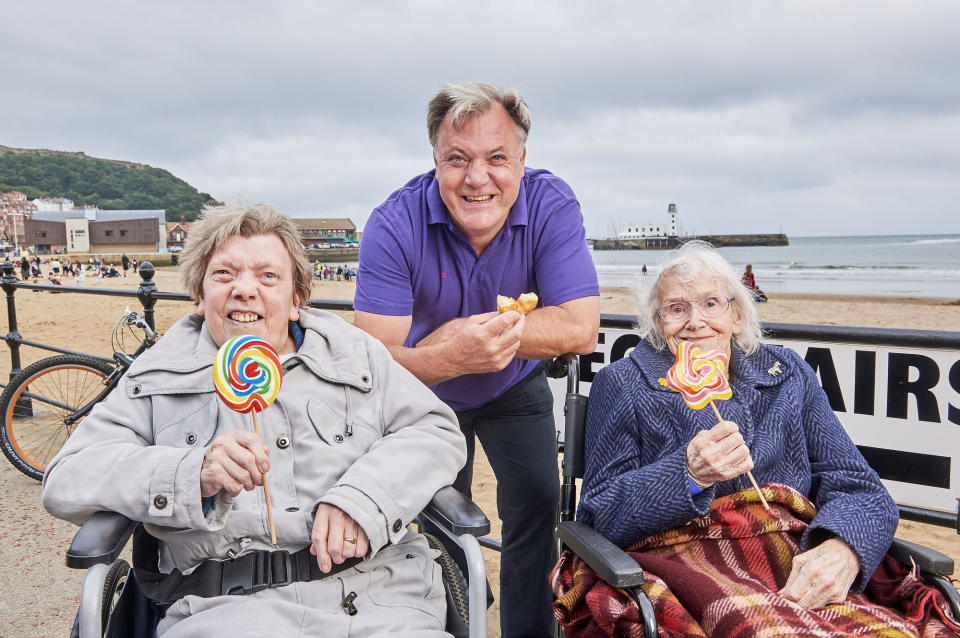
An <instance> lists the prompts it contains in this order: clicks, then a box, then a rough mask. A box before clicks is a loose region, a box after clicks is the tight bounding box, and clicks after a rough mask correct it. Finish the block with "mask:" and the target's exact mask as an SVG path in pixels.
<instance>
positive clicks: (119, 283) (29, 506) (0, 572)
mask: <svg viewBox="0 0 960 638" xmlns="http://www.w3.org/2000/svg"><path fill="white" fill-rule="evenodd" d="M155 280H156V282H157V287H158V289H159V290H161V291H180V290H181V286H180V282H179V278H178V275H177V273H176V271H175V270H174V269H160V270H159V271H158V272H157V274H156V277H155ZM138 284H139V278H138V277H134V276H133V275H132V274H131V276H129V277H127V278H126V279H112V280H103V281H100V282H98V283H96V284H92V283H91V280H90V279H88V280H87V288H95V287H100V288H124V289H131V290H135V289H136V288H137V286H138ZM353 291H354V284H353V282H315V283H314V288H313V297H314V298H315V299H352V297H353ZM15 299H16V307H17V318H18V323H19V326H18V327H19V332H20V333H21V335H22V336H23V338H25V339H28V340H31V341H37V342H41V343H47V344H52V345H56V346H60V347H65V348H71V349H74V350H79V351H83V352H88V353H94V354H98V355H102V356H110V355H111V353H112V351H113V350H112V346H111V339H110V337H111V333H112V327H113V325H114V323H115V321H116V320H117V318H119V317H120V315H121V313H122V312H123V311H124V309H125V308H127V307H129V308H131V309H135V310H139V309H141V306H140V304H139V302H138V301H137V300H136V299H135V298H122V297H104V296H93V295H81V294H72V293H69V292H67V291H63V292H59V293H57V294H51V293H49V292H46V291H42V292H38V291H26V290H20V291H18V292H17V293H16V296H15ZM633 308H634V300H633V295H632V293H631V291H630V290H627V289H622V288H605V289H603V290H602V291H601V310H602V312H604V313H612V314H630V313H632V312H633ZM758 309H759V311H760V317H761V320H763V321H769V322H788V323H810V324H832V325H846V326H876V327H889V328H910V329H920V330H950V331H960V300H957V299H948V300H944V299H923V298H882V297H852V296H843V297H824V296H813V295H779V296H775V297H773V298H771V299H770V301H769V302H768V303H766V304H760V305H759V306H758ZM190 311H192V304H189V303H184V302H169V301H161V302H159V303H158V304H157V307H156V324H157V327H158V329H160V331H161V332H162V331H163V330H164V329H166V328H167V327H169V326H170V325H171V324H172V323H173V322H174V321H176V320H177V319H178V318H180V317H181V316H183V315H184V314H186V313H188V312H190ZM342 314H343V315H344V318H345V319H347V320H352V316H351V315H352V313H342ZM127 345H128V347H127V349H128V351H132V350H133V349H134V348H135V347H136V344H135V343H133V342H128V344H127ZM0 350H2V352H0V375H2V376H3V378H4V379H6V378H7V377H8V374H9V369H10V356H9V351H8V348H7V346H6V345H5V344H4V345H3V346H0ZM50 354H52V353H49V352H46V351H42V350H38V349H35V348H28V347H23V348H22V349H21V357H22V362H23V365H24V366H25V365H27V364H28V363H30V362H32V361H34V360H37V359H40V358H43V357H45V356H49V355H50ZM478 451H479V446H478ZM475 480H476V485H475V487H474V493H475V496H476V498H477V501H478V504H479V505H480V506H481V508H483V510H484V511H485V512H486V513H487V516H488V517H489V518H490V519H491V521H492V522H493V527H494V529H493V532H492V535H493V536H498V535H499V522H498V521H497V514H496V494H495V480H494V478H493V475H492V473H491V471H490V469H489V466H488V465H487V463H486V460H485V459H484V458H483V457H482V454H478V459H477V463H476V468H475ZM0 485H2V489H0V521H2V523H0V583H2V584H3V587H0V637H2V636H54V635H58V636H59V635H66V634H67V633H68V632H69V628H70V625H71V623H72V622H73V617H74V614H75V611H76V605H77V600H78V598H79V591H80V582H81V579H82V574H81V573H79V572H74V571H72V570H68V569H67V568H66V567H64V566H63V553H64V551H65V550H66V548H67V546H68V545H69V542H70V539H71V537H72V534H73V531H74V529H75V528H74V527H73V526H72V525H70V524H69V523H65V522H63V521H58V520H55V519H53V518H52V517H50V516H47V515H46V514H45V513H44V512H43V511H42V509H41V508H40V505H39V496H40V486H39V484H38V483H36V482H35V481H33V480H31V479H29V478H27V477H25V476H23V475H22V474H20V473H19V472H17V471H16V470H15V469H13V468H12V466H10V465H9V463H7V462H6V460H5V459H3V461H2V462H0ZM899 535H901V536H902V537H904V538H907V539H909V540H914V541H917V542H922V543H924V544H927V545H931V546H933V547H935V548H937V549H939V550H940V551H942V552H944V553H946V554H948V555H950V556H951V557H952V558H953V559H954V560H955V561H960V536H958V535H957V533H956V532H955V531H953V530H950V529H946V528H939V527H933V526H928V525H921V524H916V523H910V522H904V523H901V525H900V534H899ZM487 564H488V574H489V575H490V577H491V582H492V585H493V587H494V591H496V589H497V571H498V556H497V555H496V554H495V553H492V552H490V553H487ZM489 622H490V629H491V631H490V635H491V636H495V635H499V631H498V630H497V606H496V605H494V607H493V608H491V610H490V612H489Z"/></svg>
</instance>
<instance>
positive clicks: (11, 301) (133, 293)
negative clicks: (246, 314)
mask: <svg viewBox="0 0 960 638" xmlns="http://www.w3.org/2000/svg"><path fill="white" fill-rule="evenodd" d="M0 271H2V272H3V276H2V278H0V287H2V288H3V291H4V292H5V293H6V295H7V325H8V326H9V328H8V332H7V334H6V335H5V336H4V337H3V340H4V341H6V342H7V346H8V347H9V348H10V378H11V379H13V377H14V376H15V375H17V374H19V373H20V370H21V361H20V346H30V347H33V348H39V349H42V350H49V351H51V352H59V353H61V354H86V355H87V356H92V355H89V354H88V353H86V352H78V351H76V350H70V349H68V348H61V347H58V346H54V345H50V344H47V343H40V342H38V341H30V340H29V339H24V338H23V336H22V335H21V334H20V331H19V330H18V325H17V307H16V300H15V298H14V295H15V294H16V292H17V290H18V289H23V290H46V291H48V292H60V293H62V292H67V293H75V294H80V295H104V296H108V297H131V298H136V299H137V300H138V301H139V302H140V304H141V305H142V306H143V316H144V319H145V320H146V322H147V324H148V325H149V326H150V328H151V329H154V330H156V327H157V326H156V324H155V323H154V306H155V305H156V303H157V302H158V301H192V299H190V296H189V295H187V294H186V293H182V292H164V291H161V290H158V289H157V284H156V282H155V281H153V277H154V275H155V274H156V269H155V268H154V267H153V264H151V263H150V262H149V261H145V262H143V263H142V264H140V269H139V273H140V286H139V287H138V288H137V289H136V290H124V289H121V288H99V287H98V288H88V287H84V286H58V285H55V284H33V283H30V282H28V281H21V280H19V279H17V276H16V275H15V274H14V265H13V263H12V262H10V261H6V262H4V263H3V264H2V265H0ZM308 305H309V306H310V307H311V308H321V309H323V310H345V311H349V310H353V304H352V303H351V302H349V301H342V300H337V299H311V300H310V302H309V304H308ZM95 358H103V357H95ZM105 360H106V361H112V359H105ZM4 386H5V384H4V383H0V388H2V387H4Z"/></svg>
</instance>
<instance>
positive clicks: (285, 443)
mask: <svg viewBox="0 0 960 638" xmlns="http://www.w3.org/2000/svg"><path fill="white" fill-rule="evenodd" d="M277 447H278V448H280V449H281V450H286V449H287V448H288V447H290V438H289V437H286V436H278V437H277Z"/></svg>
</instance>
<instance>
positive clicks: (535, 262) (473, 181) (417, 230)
mask: <svg viewBox="0 0 960 638" xmlns="http://www.w3.org/2000/svg"><path fill="white" fill-rule="evenodd" d="M529 129H530V111H529V109H528V108H527V104H526V102H525V101H524V99H523V98H522V97H521V96H520V94H519V93H518V92H517V91H515V90H501V89H499V88H497V87H495V86H492V85H490V84H485V83H481V82H469V83H466V84H455V85H446V86H444V87H443V88H442V89H441V90H440V91H439V92H438V93H437V94H436V95H435V96H434V97H433V99H432V100H430V103H429V105H428V107H427V132H428V135H429V139H430V144H431V146H432V147H433V162H434V166H435V169H434V170H431V171H429V172H428V173H425V174H423V175H419V176H417V177H414V178H413V179H411V180H410V181H409V182H407V184H406V185H404V186H403V187H402V188H401V189H399V190H397V191H396V192H394V193H393V194H392V195H390V196H389V197H388V198H387V200H386V201H385V202H384V203H383V204H381V205H380V206H378V207H377V208H376V209H375V210H374V211H373V213H372V214H371V216H370V219H369V221H368V222H367V224H366V227H365V229H364V233H363V239H362V241H361V244H360V265H359V268H358V278H357V288H356V295H355V297H354V307H355V308H356V313H355V322H356V325H357V326H358V327H360V328H362V329H364V330H366V331H367V332H369V333H370V334H372V335H373V336H375V337H377V338H379V339H380V340H382V341H383V342H384V343H385V344H386V345H387V348H388V349H389V350H390V352H391V354H393V356H394V358H395V359H396V360H397V361H398V362H400V364H401V365H403V366H404V367H406V368H407V369H408V370H410V371H411V372H412V373H413V374H414V376H416V377H417V378H419V379H420V380H421V381H423V382H424V383H426V384H428V385H430V386H431V387H432V388H433V390H434V392H436V393H437V395H438V396H439V397H440V398H441V399H443V400H444V401H445V402H446V403H447V404H448V405H450V406H451V407H452V408H453V409H454V410H456V411H457V416H458V418H459V421H460V428H461V429H462V430H463V433H464V434H465V435H466V437H467V445H468V451H469V459H468V460H467V464H466V466H465V467H464V469H463V470H462V471H461V472H460V475H459V476H458V477H457V482H456V483H455V484H454V485H455V486H456V487H457V489H459V490H460V491H461V492H463V493H465V494H467V495H470V493H471V482H472V476H473V450H474V440H475V437H477V438H479V439H480V443H481V444H482V445H483V449H484V451H485V452H486V455H487V458H488V459H489V460H490V464H491V466H492V468H493V471H494V474H495V475H496V477H497V500H498V503H499V505H500V507H499V513H500V517H501V518H502V520H503V530H502V534H503V553H502V558H501V562H500V564H501V569H500V579H501V580H500V583H501V586H500V625H501V631H502V635H503V636H521V635H523V636H550V635H552V632H553V615H552V613H551V609H550V601H551V595H550V590H549V587H548V586H547V574H548V571H549V569H550V567H551V566H552V565H553V563H554V561H555V557H556V544H555V540H554V534H553V528H554V518H555V516H556V508H557V495H558V491H559V480H558V471H557V446H556V430H555V424H554V417H553V395H552V394H551V392H550V389H549V387H548V386H547V379H546V375H545V373H544V369H545V365H546V364H541V363H540V362H541V360H544V359H550V358H552V357H555V356H557V355H559V354H563V353H565V352H576V353H581V354H586V353H590V352H593V350H594V347H595V345H596V339H597V330H598V327H599V322H600V304H599V287H598V284H597V273H596V270H595V268H594V266H593V261H592V260H591V258H590V252H589V250H588V249H587V244H586V239H585V231H584V226H583V216H582V214H581V212H580V205H579V203H578V202H577V199H576V196H575V195H574V194H573V191H572V190H571V189H570V187H569V186H568V185H567V184H566V183H565V182H563V181H562V180H561V179H559V178H557V177H555V176H554V175H552V174H550V173H549V172H547V171H544V170H537V169H531V168H525V167H524V160H525V158H526V138H527V133H528V131H529ZM527 292H535V293H537V294H538V295H539V297H540V302H541V303H542V307H540V308H537V309H534V310H533V311H531V312H530V314H529V315H527V316H526V317H524V316H522V315H520V314H519V313H518V312H516V311H512V310H511V311H507V312H505V313H503V314H497V312H496V308H497V306H496V301H497V295H507V296H511V297H514V298H516V297H519V296H520V295H521V294H523V293H527Z"/></svg>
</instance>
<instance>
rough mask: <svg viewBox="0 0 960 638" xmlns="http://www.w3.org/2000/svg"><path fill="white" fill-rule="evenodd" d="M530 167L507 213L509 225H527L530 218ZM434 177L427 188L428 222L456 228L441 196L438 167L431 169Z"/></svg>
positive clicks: (525, 170)
mask: <svg viewBox="0 0 960 638" xmlns="http://www.w3.org/2000/svg"><path fill="white" fill-rule="evenodd" d="M528 171H529V169H528V168H526V167H524V169H523V178H522V179H521V180H520V190H519V191H518V193H517V201H515V202H514V203H513V207H512V208H510V214H509V215H507V224H508V225H509V226H526V225H527V221H528V219H529V213H528V211H527V172H528ZM429 175H430V176H431V177H432V180H431V182H430V186H429V188H427V224H446V225H447V226H449V227H450V228H451V229H452V228H456V226H454V225H453V220H452V219H451V218H450V213H449V212H448V211H447V205H446V204H444V203H443V199H442V198H441V197H440V183H439V182H438V181H437V169H433V170H432V171H430V173H429Z"/></svg>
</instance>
